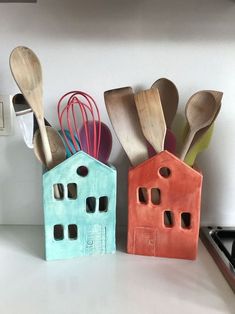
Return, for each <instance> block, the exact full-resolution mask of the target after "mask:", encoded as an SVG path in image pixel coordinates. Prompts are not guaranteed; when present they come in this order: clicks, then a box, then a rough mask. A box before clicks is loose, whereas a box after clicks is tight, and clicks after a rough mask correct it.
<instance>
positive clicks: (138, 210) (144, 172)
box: [127, 151, 202, 259]
mask: <svg viewBox="0 0 235 314" xmlns="http://www.w3.org/2000/svg"><path fill="white" fill-rule="evenodd" d="M128 180H129V187H128V244H127V251H128V253H131V254H139V255H148V256H160V257H172V258H182V259H195V258H196V256H197V247H198V237H199V225H200V203H201V188H202V175H201V173H199V172H198V171H196V170H195V169H193V168H191V167H189V166H188V165H186V164H185V163H184V162H182V161H181V160H179V159H178V158H177V157H176V156H174V155H172V154H171V153H169V152H168V151H163V152H161V153H159V154H157V155H155V156H154V157H152V158H151V159H149V160H147V161H145V162H143V163H142V164H140V165H138V166H137V167H135V168H132V169H130V170H129V178H128Z"/></svg>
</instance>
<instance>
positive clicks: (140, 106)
mask: <svg viewBox="0 0 235 314" xmlns="http://www.w3.org/2000/svg"><path fill="white" fill-rule="evenodd" d="M135 103H136V108H137V111H138V116H139V119H140V124H141V127H142V131H143V133H144V136H145V138H146V139H147V141H148V142H149V143H150V144H151V145H152V146H153V148H154V149H155V150H156V152H158V153H159V152H161V151H163V150H164V141H165V136H166V123H165V118H164V113H163V110H162V105H161V99H160V94H159V91H158V89H157V88H151V89H148V90H144V91H141V92H139V93H137V94H135Z"/></svg>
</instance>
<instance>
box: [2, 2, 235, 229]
mask: <svg viewBox="0 0 235 314" xmlns="http://www.w3.org/2000/svg"><path fill="white" fill-rule="evenodd" d="M234 29H235V2H234V1H231V0H177V1H176V0H164V1H163V0H135V1H131V0H119V1H114V0H100V1H98V0H97V1H94V0H86V1H85V0H77V1H76V0H67V1H63V0H41V1H40V0H38V3H37V4H0V43H1V48H0V94H14V93H16V92H17V91H18V90H17V87H16V84H15V82H14V81H13V79H12V77H11V74H10V71H9V66H8V58H9V54H10V52H11V50H12V49H13V48H14V47H15V46H17V45H26V46H29V47H30V48H32V49H33V50H34V51H35V52H36V53H37V55H38V56H39V58H40V60H41V63H42V66H43V72H44V96H45V97H44V99H45V112H46V117H47V118H48V119H49V120H50V121H51V123H53V124H54V125H55V126H58V122H57V117H56V103H57V100H58V98H59V97H60V96H61V95H62V94H63V93H65V92H67V91H69V90H73V89H81V90H84V91H87V92H88V93H90V94H91V95H93V96H94V98H95V99H96V100H97V102H98V103H99V107H100V110H101V114H102V119H103V121H105V122H107V124H108V125H110V122H109V120H108V116H107V114H106V112H105V106H104V101H103V92H104V91H105V90H107V89H111V88H116V87H121V86H127V85H132V86H133V87H134V88H135V89H137V88H140V87H142V88H148V87H150V85H151V84H152V83H153V81H154V80H156V79H157V78H160V77H167V78H170V79H172V80H173V81H174V82H175V84H176V85H177V87H178V89H179V93H180V107H179V112H181V113H183V110H184V105H185V103H186V101H187V99H188V98H189V96H190V95H191V94H192V93H194V92H196V91H198V90H200V89H215V90H221V91H223V92H224V99H223V105H222V106H223V107H222V110H221V113H220V116H219V118H218V121H217V123H216V129H215V132H214V137H213V140H212V142H211V145H210V148H209V149H208V150H207V151H206V152H204V153H203V154H202V155H201V156H200V158H199V159H198V164H199V165H200V167H201V169H202V170H203V173H204V188H203V204H202V224H220V225H222V224H225V225H235V208H234V194H233V193H234V191H235V167H234V162H233V161H234V159H235V146H234V144H235V141H234V138H235V123H234V121H235V76H234V73H235V32H234ZM113 136H114V147H113V152H112V156H111V161H112V162H113V163H114V164H115V165H116V166H117V168H118V173H119V175H118V176H119V202H118V203H119V204H118V208H117V212H118V223H119V224H125V223H126V199H127V196H126V175H127V169H128V161H127V158H126V156H125V154H124V153H123V151H122V149H121V147H120V145H119V143H118V142H117V139H116V137H115V135H114V133H113ZM0 223H3V224H8V223H20V224H38V223H42V203H41V167H40V165H39V164H38V162H37V161H36V159H35V157H34V155H33V153H32V151H30V150H29V149H27V148H26V147H25V145H24V143H23V140H22V138H21V136H20V135H19V129H18V128H16V132H15V134H14V135H13V136H11V137H1V138H0Z"/></svg>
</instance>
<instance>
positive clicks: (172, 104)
mask: <svg viewBox="0 0 235 314" xmlns="http://www.w3.org/2000/svg"><path fill="white" fill-rule="evenodd" d="M152 88H157V89H158V90H159V94H160V99H161V103H162V110H163V113H164V117H165V121H166V126H167V128H168V129H170V128H171V125H172V122H173V120H174V117H175V114H176V111H177V108H178V102H179V93H178V90H177V88H176V86H175V84H174V83H173V82H172V81H170V80H168V79H166V78H160V79H158V80H156V81H155V82H154V83H153V85H152Z"/></svg>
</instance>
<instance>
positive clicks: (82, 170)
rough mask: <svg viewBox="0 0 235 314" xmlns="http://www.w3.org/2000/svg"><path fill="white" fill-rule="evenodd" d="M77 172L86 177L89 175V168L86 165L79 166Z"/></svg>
mask: <svg viewBox="0 0 235 314" xmlns="http://www.w3.org/2000/svg"><path fill="white" fill-rule="evenodd" d="M77 174H78V175H79V176H81V177H86V176H87V175H88V168H87V167H86V166H80V167H78V169H77Z"/></svg>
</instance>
